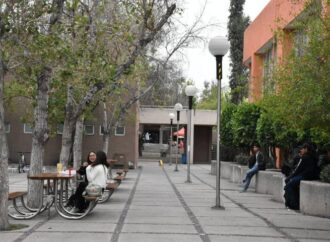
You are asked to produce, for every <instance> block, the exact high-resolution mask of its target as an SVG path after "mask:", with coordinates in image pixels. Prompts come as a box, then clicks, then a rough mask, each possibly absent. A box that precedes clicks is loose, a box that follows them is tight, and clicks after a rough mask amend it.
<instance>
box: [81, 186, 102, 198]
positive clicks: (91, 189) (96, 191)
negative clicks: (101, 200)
mask: <svg viewBox="0 0 330 242" xmlns="http://www.w3.org/2000/svg"><path fill="white" fill-rule="evenodd" d="M85 191H86V193H87V195H89V196H93V197H99V196H102V187H101V186H99V185H96V184H88V185H87V187H86V189H85Z"/></svg>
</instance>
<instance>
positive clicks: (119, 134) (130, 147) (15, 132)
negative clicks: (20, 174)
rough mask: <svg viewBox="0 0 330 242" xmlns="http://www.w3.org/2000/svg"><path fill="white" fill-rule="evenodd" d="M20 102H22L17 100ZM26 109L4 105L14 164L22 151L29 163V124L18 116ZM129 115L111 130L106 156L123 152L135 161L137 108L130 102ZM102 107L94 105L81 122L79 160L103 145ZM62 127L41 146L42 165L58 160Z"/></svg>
mask: <svg viewBox="0 0 330 242" xmlns="http://www.w3.org/2000/svg"><path fill="white" fill-rule="evenodd" d="M19 103H22V102H19ZM25 109H27V106H26V105H15V107H14V108H8V109H7V112H6V114H5V123H6V132H7V139H8V146H9V162H10V163H18V161H19V159H20V154H21V153H24V156H25V159H26V162H27V163H29V162H30V157H31V148H32V127H31V126H30V125H29V124H27V123H24V121H22V115H23V114H24V113H25ZM129 113H130V117H129V118H127V120H126V121H125V123H124V124H123V125H122V126H120V127H118V128H117V129H116V130H113V131H112V134H111V137H110V143H109V147H108V150H109V153H108V158H114V157H116V156H118V155H123V156H124V159H126V160H127V161H132V162H133V163H135V164H136V163H137V159H138V129H139V125H138V108H137V105H134V106H133V107H132V108H131V110H130V112H129ZM102 122H103V108H101V107H100V106H99V107H97V108H96V109H95V111H94V113H93V118H91V119H89V120H86V121H85V123H84V135H83V144H82V160H83V161H85V159H86V158H87V154H88V153H89V152H90V151H95V152H96V151H98V150H102V148H103V134H102V131H101V126H102ZM62 130H63V126H61V125H58V127H57V131H56V132H55V133H54V134H52V135H51V136H50V139H49V140H48V142H47V144H46V146H45V158H44V164H43V165H45V166H51V165H55V164H56V163H58V161H59V156H60V151H61V142H62Z"/></svg>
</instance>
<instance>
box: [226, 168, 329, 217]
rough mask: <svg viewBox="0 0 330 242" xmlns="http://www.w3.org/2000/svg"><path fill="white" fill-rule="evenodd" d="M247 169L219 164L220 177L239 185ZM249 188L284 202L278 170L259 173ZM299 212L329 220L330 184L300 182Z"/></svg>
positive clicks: (281, 180) (280, 175)
mask: <svg viewBox="0 0 330 242" xmlns="http://www.w3.org/2000/svg"><path fill="white" fill-rule="evenodd" d="M247 170H248V167H246V166H242V165H238V164H237V163H232V162H221V177H222V178H226V179H229V180H230V181H231V182H234V183H241V182H242V180H243V179H244V177H245V174H246V172H247ZM250 187H252V188H253V187H255V189H256V192H257V193H263V194H269V195H272V199H273V200H275V201H278V202H284V198H283V194H284V191H283V187H284V177H283V175H282V173H281V172H279V170H276V171H274V170H273V171H272V170H266V171H259V172H258V174H257V175H256V176H254V177H253V179H252V180H251V184H250ZM300 211H301V212H302V213H305V214H309V215H315V216H321V217H327V218H330V184H329V183H323V182H319V181H302V182H301V184H300Z"/></svg>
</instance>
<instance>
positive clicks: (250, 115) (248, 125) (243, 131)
mask: <svg viewBox="0 0 330 242" xmlns="http://www.w3.org/2000/svg"><path fill="white" fill-rule="evenodd" d="M260 112H261V111H260V108H259V107H258V106H257V105H255V104H253V103H242V104H240V105H239V106H238V107H237V109H236V111H235V112H234V114H233V117H232V121H231V122H232V129H233V141H234V144H235V145H236V146H238V147H242V148H249V147H250V146H251V145H252V144H253V143H254V142H256V140H257V135H256V126H257V121H258V119H259V117H260Z"/></svg>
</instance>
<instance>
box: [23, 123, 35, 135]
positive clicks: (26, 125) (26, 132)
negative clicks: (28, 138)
mask: <svg viewBox="0 0 330 242" xmlns="http://www.w3.org/2000/svg"><path fill="white" fill-rule="evenodd" d="M26 127H29V124H27V123H24V127H23V132H24V134H32V133H33V127H30V128H31V131H26Z"/></svg>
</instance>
